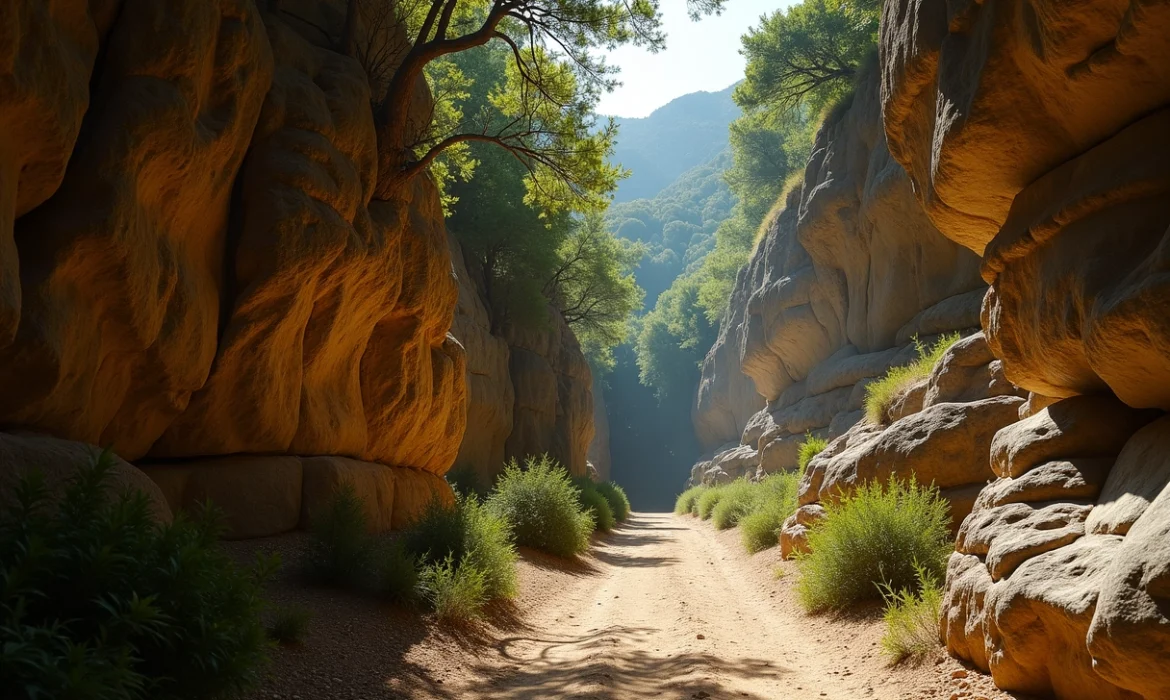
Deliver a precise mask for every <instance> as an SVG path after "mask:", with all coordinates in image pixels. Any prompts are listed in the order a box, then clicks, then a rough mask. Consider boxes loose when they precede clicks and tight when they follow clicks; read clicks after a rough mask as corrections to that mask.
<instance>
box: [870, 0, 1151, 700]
mask: <svg viewBox="0 0 1170 700" xmlns="http://www.w3.org/2000/svg"><path fill="white" fill-rule="evenodd" d="M881 54H882V55H881V60H882V101H883V106H882V109H883V114H884V119H885V127H886V132H887V136H888V138H889V144H890V150H891V152H892V153H893V154H894V156H895V157H896V158H897V160H898V161H899V162H900V163H901V164H902V165H903V166H904V167H905V168H906V170H907V172H909V173H910V176H911V178H912V179H913V181H914V183H915V191H916V192H917V194H918V197H919V200H920V202H921V204H922V207H923V209H924V210H925V211H926V212H927V214H928V215H929V216H930V218H931V220H932V221H933V222H934V223H935V225H937V226H938V228H939V230H940V231H941V232H942V233H943V235H945V236H947V237H948V238H949V239H951V240H953V241H956V242H958V243H961V244H962V245H964V246H965V247H967V248H969V249H970V250H972V251H974V252H976V253H978V254H980V255H981V256H982V275H983V278H984V279H985V280H986V281H987V282H988V283H989V284H990V285H991V286H990V289H989V291H988V294H987V297H986V299H985V301H984V304H983V309H982V325H983V328H984V330H985V332H986V336H987V341H988V345H989V347H990V349H991V351H992V352H993V353H994V355H995V356H996V357H997V358H998V359H999V360H1000V361H1001V363H1002V374H1003V377H1004V378H1005V379H1006V380H1007V381H1010V382H1013V383H1015V384H1017V385H1019V386H1020V387H1022V388H1024V389H1026V390H1029V391H1031V392H1032V396H1031V397H1030V399H1029V401H1028V404H1026V405H1025V407H1023V408H1022V409H1021V412H1020V418H1022V420H1021V421H1020V422H1018V423H1015V424H1014V425H1008V426H1005V427H1004V428H1003V429H1001V430H1000V431H999V432H998V433H997V434H996V436H995V438H994V439H993V441H992V446H991V455H990V459H991V462H990V464H991V466H992V468H993V469H994V470H995V472H996V474H997V476H998V477H999V478H998V480H996V481H994V482H993V483H991V484H990V485H989V486H988V487H987V488H986V489H984V490H983V492H982V493H981V494H980V495H979V498H978V500H977V502H976V504H975V507H974V510H973V512H972V513H971V515H970V517H969V518H968V519H967V520H966V522H964V524H963V526H962V529H961V530H960V536H959V538H958V542H957V550H956V553H955V554H954V555H952V558H951V562H950V567H949V571H948V575H947V581H946V589H945V599H944V602H943V609H944V610H943V612H944V618H943V635H944V638H945V640H946V643H947V646H948V648H949V649H950V651H951V652H952V653H953V654H955V655H957V656H959V657H961V658H965V659H968V660H970V661H971V662H972V663H974V664H976V665H977V666H980V667H981V668H984V669H986V670H990V671H991V673H992V675H993V677H994V679H995V681H996V683H997V684H998V685H1000V686H1002V687H1004V688H1008V689H1011V690H1018V691H1022V692H1028V693H1036V694H1055V695H1056V696H1058V697H1062V698H1090V697H1092V698H1147V699H1152V698H1162V697H1167V695H1168V694H1170V673H1167V672H1166V671H1165V669H1164V663H1161V662H1160V661H1159V660H1160V659H1164V658H1165V656H1166V654H1167V653H1170V618H1167V616H1166V615H1165V612H1164V611H1165V609H1166V584H1165V580H1164V579H1165V578H1166V571H1167V569H1168V568H1170V561H1168V557H1167V548H1166V546H1165V542H1166V540H1165V538H1166V535H1167V533H1168V532H1170V513H1167V512H1165V511H1164V509H1162V508H1159V504H1160V503H1162V501H1163V500H1165V499H1166V498H1168V497H1170V496H1168V494H1170V489H1168V488H1167V487H1168V486H1170V482H1168V481H1167V478H1168V475H1167V474H1166V473H1165V472H1166V470H1165V468H1164V462H1165V459H1166V454H1167V449H1168V446H1167V444H1166V440H1165V436H1166V435H1167V434H1170V424H1167V423H1166V420H1167V419H1166V418H1165V417H1164V414H1162V413H1161V411H1165V410H1167V409H1170V350H1168V348H1170V344H1168V343H1167V340H1168V337H1167V336H1168V334H1170V325H1168V324H1167V318H1170V316H1168V314H1167V310H1168V306H1167V305H1168V303H1170V301H1168V300H1170V287H1168V286H1167V281H1166V279H1167V278H1166V275H1165V274H1164V271H1165V267H1166V258H1167V255H1166V246H1167V240H1168V238H1170V208H1167V206H1166V198H1167V195H1168V194H1170V165H1168V163H1170V111H1168V109H1170V62H1168V60H1167V59H1168V57H1170V7H1168V6H1167V5H1166V3H1163V2H1149V1H1146V0H1134V1H1133V2H1121V1H1116V2H1115V1H1112V0H1088V1H1086V2H1077V3H1057V2H1043V3H1022V2H995V3H974V2H972V3H959V4H957V5H953V6H952V5H947V6H945V7H944V6H942V5H940V4H938V3H931V2H925V1H923V0H894V1H892V2H887V3H885V7H884V13H883V18H882V28H881ZM1057 399H1060V400H1057ZM1143 409H1160V411H1159V410H1154V411H1148V410H1143ZM1160 416H1161V417H1160ZM1143 426H1144V427H1143Z"/></svg>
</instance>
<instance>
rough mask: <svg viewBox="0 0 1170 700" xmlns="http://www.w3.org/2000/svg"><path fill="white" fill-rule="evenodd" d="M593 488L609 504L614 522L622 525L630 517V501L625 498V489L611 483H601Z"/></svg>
mask: <svg viewBox="0 0 1170 700" xmlns="http://www.w3.org/2000/svg"><path fill="white" fill-rule="evenodd" d="M594 488H596V489H597V492H598V493H600V494H601V495H602V497H603V498H605V500H606V502H607V503H609V509H610V510H611V511H613V518H614V520H616V521H618V522H619V523H624V522H625V521H626V519H628V518H629V517H630V499H629V498H627V497H626V491H625V489H623V488H622V487H621V486H619V485H618V484H616V483H614V482H612V481H603V482H601V483H600V484H597V485H596V486H595V487H594Z"/></svg>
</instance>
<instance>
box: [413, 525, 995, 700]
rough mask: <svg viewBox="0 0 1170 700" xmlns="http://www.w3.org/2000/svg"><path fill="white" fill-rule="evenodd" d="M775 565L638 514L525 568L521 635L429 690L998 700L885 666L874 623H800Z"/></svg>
mask: <svg viewBox="0 0 1170 700" xmlns="http://www.w3.org/2000/svg"><path fill="white" fill-rule="evenodd" d="M778 563H779V558H778V557H777V556H773V552H766V553H763V554H761V555H757V556H755V557H752V556H750V555H747V554H746V553H744V552H743V551H742V548H741V547H740V546H739V541H738V533H737V532H736V531H734V530H732V531H726V532H717V531H715V530H714V529H713V528H711V527H710V525H709V524H708V523H704V522H701V521H698V520H694V519H692V518H688V517H680V516H675V515H669V514H661V513H636V514H634V515H633V516H632V517H631V519H630V521H629V522H628V523H627V524H626V525H624V526H621V527H619V529H618V530H617V531H616V532H614V533H613V534H611V535H609V536H606V537H603V538H600V539H598V541H597V542H596V543H595V546H594V549H593V551H592V552H591V554H590V555H589V556H587V557H586V558H585V559H583V562H582V564H581V565H580V566H579V567H574V568H573V569H572V570H569V571H563V570H557V569H554V568H549V569H541V568H539V567H538V568H537V569H536V570H534V569H533V567H532V566H531V564H532V561H531V560H529V561H527V562H526V564H525V565H524V566H522V570H521V575H522V578H524V579H525V581H524V587H525V588H526V589H529V590H528V591H527V592H524V593H522V594H521V599H520V600H519V601H518V603H519V605H520V607H521V609H522V611H521V618H522V620H523V624H522V629H521V630H520V631H517V632H514V633H502V634H500V635H499V637H498V638H497V639H496V640H495V641H494V643H493V644H491V645H488V647H487V648H483V649H481V650H479V652H478V653H476V654H475V658H474V659H473V660H468V659H467V658H466V657H464V659H463V660H462V662H461V663H458V667H457V670H456V669H451V670H450V671H449V672H447V673H445V674H443V683H442V684H441V685H437V686H432V687H431V688H430V689H429V690H430V691H431V692H433V693H434V695H433V697H438V698H485V699H486V698H501V699H502V698H635V697H656V698H668V699H673V698H761V699H763V698H767V699H779V698H791V699H793V700H800V699H802V698H817V699H818V700H819V699H821V698H839V699H842V700H845V699H852V698H888V699H890V700H893V699H895V698H897V699H899V700H901V699H904V698H934V697H941V698H949V697H951V696H952V693H954V692H956V691H958V692H960V693H962V697H988V698H1001V697H1008V696H1005V695H1002V694H1000V693H998V692H996V691H995V690H994V689H993V688H992V687H990V684H987V685H988V688H987V689H986V691H984V689H982V688H979V689H976V688H970V690H967V682H966V681H963V680H961V679H956V678H952V674H955V675H962V676H966V674H965V672H963V671H962V670H961V667H960V666H959V665H958V664H957V663H956V662H955V661H954V660H952V659H945V660H943V658H942V657H940V658H939V660H938V661H939V662H938V663H935V659H933V658H932V659H930V660H929V661H927V662H926V663H925V664H924V665H923V666H919V667H908V668H899V669H890V668H887V667H886V666H885V661H884V660H883V659H882V657H881V655H880V654H879V653H878V647H877V644H878V639H879V638H880V634H881V630H880V618H879V616H878V615H877V613H876V611H874V612H873V614H865V613H862V614H860V615H857V616H853V617H851V618H850V619H847V620H840V619H838V620H834V619H829V618H824V617H816V618H809V617H807V616H806V615H804V613H802V612H801V611H800V610H799V608H798V607H797V606H796V605H795V602H794V600H793V596H792V590H791V588H792V583H793V580H792V579H793V578H794V576H792V575H786V576H784V577H783V578H782V579H780V580H777V579H775V577H774V576H773V574H772V571H773V569H774V567H775V566H776V565H777V564H778ZM790 565H791V563H788V564H784V565H782V566H783V567H784V569H783V570H784V571H786V572H791V571H792V569H791V566H790ZM545 566H554V565H552V564H551V563H548V562H545V563H541V564H540V567H545ZM533 577H535V578H536V580H533ZM534 597H536V598H538V600H536V601H533V598H534ZM407 660H408V662H411V659H410V657H409V656H408V659H407ZM417 662H419V663H418V665H425V666H430V667H432V668H435V667H436V666H440V665H443V664H440V663H438V662H437V660H436V659H434V658H433V657H431V658H429V659H425V660H424V659H421V658H420V659H418V660H417ZM412 665H415V664H414V663H412ZM448 668H449V667H448ZM970 681H971V682H972V683H975V682H977V680H976V678H974V677H972V678H971V679H970ZM960 684H962V687H960ZM977 690H978V691H979V692H976V693H975V694H974V695H969V694H968V693H969V692H975V691H977ZM420 691H421V692H420ZM981 693H982V694H981ZM424 694H427V693H426V692H425V691H423V689H422V688H418V687H416V688H414V689H412V692H411V695H412V696H413V697H419V696H421V695H424Z"/></svg>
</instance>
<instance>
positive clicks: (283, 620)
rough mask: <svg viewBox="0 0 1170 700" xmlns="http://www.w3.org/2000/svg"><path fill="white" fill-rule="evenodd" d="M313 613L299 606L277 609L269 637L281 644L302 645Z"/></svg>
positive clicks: (269, 629)
mask: <svg viewBox="0 0 1170 700" xmlns="http://www.w3.org/2000/svg"><path fill="white" fill-rule="evenodd" d="M312 619H313V613H312V611H310V610H308V609H307V608H304V607H301V606H299V605H289V606H284V607H280V608H277V610H276V612H275V613H273V616H272V622H271V623H270V624H269V625H268V636H269V637H271V638H272V639H273V641H276V642H278V643H280V644H285V645H291V644H300V643H301V642H303V641H304V640H305V633H306V632H307V631H308V629H309V621H310V620H312Z"/></svg>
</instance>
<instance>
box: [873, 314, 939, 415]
mask: <svg viewBox="0 0 1170 700" xmlns="http://www.w3.org/2000/svg"><path fill="white" fill-rule="evenodd" d="M957 342H959V334H958V333H951V334H949V335H944V336H942V337H940V338H939V339H938V340H936V341H935V343H934V345H931V346H930V347H929V348H928V347H926V346H925V345H923V344H922V343H921V342H919V340H918V336H914V346H915V348H917V350H918V358H917V359H915V360H914V361H913V362H911V363H910V364H908V365H906V366H905V367H892V368H890V369H889V371H887V372H886V374H885V376H884V377H882V378H881V379H878V380H877V381H875V382H871V383H870V384H869V385H868V386H866V387H865V419H866V420H867V421H869V422H870V423H874V424H875V425H880V424H881V423H882V422H883V421H884V420H885V419H886V413H887V412H888V411H889V409H890V406H892V405H893V404H894V401H895V400H896V399H897V398H898V397H899V396H900V395H901V394H902V392H904V391H906V390H907V389H909V388H910V387H911V386H912V385H914V384H915V383H916V382H919V381H921V380H923V379H926V378H927V377H929V376H930V371H931V370H932V369H934V365H935V363H937V362H938V361H939V360H940V359H942V356H943V354H945V353H946V351H947V350H949V349H950V348H951V346H952V345H954V344H955V343H957Z"/></svg>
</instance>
